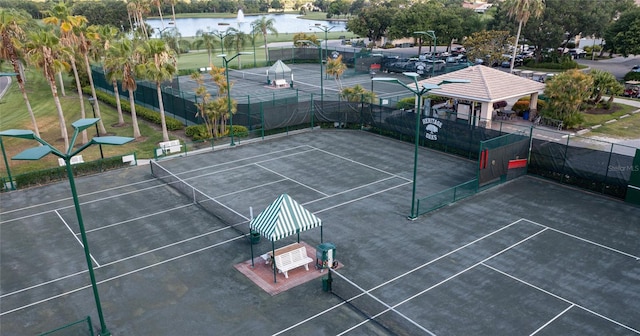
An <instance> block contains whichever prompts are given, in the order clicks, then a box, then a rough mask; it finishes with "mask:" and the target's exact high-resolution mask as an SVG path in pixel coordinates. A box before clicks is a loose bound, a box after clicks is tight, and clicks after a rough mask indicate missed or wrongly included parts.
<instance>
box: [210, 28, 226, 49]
mask: <svg viewBox="0 0 640 336" xmlns="http://www.w3.org/2000/svg"><path fill="white" fill-rule="evenodd" d="M211 34H213V35H214V36H217V37H218V38H219V39H220V48H221V49H222V53H223V54H224V39H225V38H226V37H227V36H229V35H231V32H223V31H219V30H214V31H212V32H211Z"/></svg>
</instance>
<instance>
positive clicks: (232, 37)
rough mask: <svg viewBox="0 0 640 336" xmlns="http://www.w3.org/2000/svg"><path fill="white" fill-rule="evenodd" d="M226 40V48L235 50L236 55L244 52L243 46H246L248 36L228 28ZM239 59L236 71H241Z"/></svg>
mask: <svg viewBox="0 0 640 336" xmlns="http://www.w3.org/2000/svg"><path fill="white" fill-rule="evenodd" d="M227 33H228V35H227V38H226V39H225V43H226V44H227V48H233V50H235V52H236V53H239V52H241V51H242V50H244V46H245V45H246V44H247V41H248V40H249V38H250V37H249V35H247V34H245V33H244V32H242V31H240V30H238V29H235V28H231V27H230V28H229V29H227ZM240 58H241V57H238V69H242V63H240Z"/></svg>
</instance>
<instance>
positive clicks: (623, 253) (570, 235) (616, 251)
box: [523, 218, 640, 260]
mask: <svg viewBox="0 0 640 336" xmlns="http://www.w3.org/2000/svg"><path fill="white" fill-rule="evenodd" d="M523 219H524V220H526V221H527V222H529V223H532V224H535V225H538V226H541V227H543V228H547V229H549V230H551V231H555V232H557V233H560V234H563V235H565V236H569V237H571V238H574V239H577V240H581V241H583V242H585V243H588V244H591V245H595V246H598V247H601V248H603V249H607V250H609V251H613V252H615V253H619V254H622V255H624V256H627V257H630V258H633V259H635V260H640V256H636V255H633V254H630V253H627V252H623V251H620V250H617V249H614V248H613V247H609V246H607V245H603V244H600V243H596V242H594V241H592V240H589V239H586V238H582V237H578V236H576V235H574V234H571V233H568V232H564V231H562V230H558V229H555V228H552V227H549V226H546V225H543V224H540V223H536V222H534V221H532V220H528V219H526V218H523Z"/></svg>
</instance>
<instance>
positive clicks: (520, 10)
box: [504, 0, 544, 72]
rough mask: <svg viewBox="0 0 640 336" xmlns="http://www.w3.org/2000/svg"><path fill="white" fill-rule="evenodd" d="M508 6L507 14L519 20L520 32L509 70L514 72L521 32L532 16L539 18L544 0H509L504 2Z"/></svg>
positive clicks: (542, 10) (517, 34) (517, 35)
mask: <svg viewBox="0 0 640 336" xmlns="http://www.w3.org/2000/svg"><path fill="white" fill-rule="evenodd" d="M504 5H505V6H507V8H508V12H507V15H508V16H509V17H511V18H515V19H516V20H517V21H518V32H517V33H516V41H515V44H514V48H513V54H512V55H511V65H510V67H509V71H510V72H513V65H514V62H515V60H516V54H517V53H518V41H519V40H520V33H521V32H522V26H523V25H526V24H527V21H529V18H530V17H532V16H533V17H535V18H538V17H540V16H541V15H542V13H543V12H544V0H508V1H506V2H504Z"/></svg>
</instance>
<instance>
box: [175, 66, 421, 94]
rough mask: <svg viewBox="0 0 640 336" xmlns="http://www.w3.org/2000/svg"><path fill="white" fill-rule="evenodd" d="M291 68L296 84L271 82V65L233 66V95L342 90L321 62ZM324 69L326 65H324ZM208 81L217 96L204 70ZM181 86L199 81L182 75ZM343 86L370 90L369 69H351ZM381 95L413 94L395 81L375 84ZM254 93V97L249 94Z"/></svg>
mask: <svg viewBox="0 0 640 336" xmlns="http://www.w3.org/2000/svg"><path fill="white" fill-rule="evenodd" d="M288 66H289V67H290V68H291V72H290V73H289V72H287V73H286V74H285V75H284V79H286V81H287V83H291V74H293V87H291V86H287V87H283V88H276V87H275V86H273V85H269V84H267V83H268V80H267V70H268V69H269V68H268V67H262V68H252V69H243V70H234V69H229V78H230V81H231V83H232V85H233V86H232V89H231V96H232V97H233V99H235V100H237V101H238V102H239V103H257V102H260V101H271V100H273V99H279V98H283V97H295V96H296V95H300V96H301V97H302V99H308V97H306V96H307V95H309V94H311V93H313V94H317V95H320V92H322V90H323V89H324V92H325V95H329V96H336V95H338V94H339V93H340V89H339V87H338V83H337V82H336V80H334V78H333V77H331V76H328V75H326V74H325V75H324V77H322V78H321V72H320V66H319V64H308V63H302V64H288ZM323 71H324V68H323ZM269 76H270V80H271V81H273V79H274V74H273V73H272V74H270V75H269ZM377 76H378V77H382V76H384V77H394V78H398V79H400V80H402V81H405V82H408V81H410V80H411V79H410V78H407V77H406V76H403V75H402V74H398V73H385V74H382V73H381V74H377ZM277 77H278V79H282V78H283V75H282V74H278V75H277ZM203 79H204V80H205V83H204V85H205V86H206V87H207V89H208V90H209V92H211V93H212V94H213V95H214V96H215V93H216V92H217V90H218V88H217V86H216V85H215V84H213V82H212V81H211V75H209V74H208V73H203ZM179 81H180V90H182V91H185V92H194V91H195V88H196V87H197V86H198V84H197V83H196V82H195V81H193V80H192V79H191V78H190V76H181V77H179ZM340 82H341V85H342V87H343V88H347V87H353V86H355V85H360V86H362V87H363V88H365V89H366V90H371V89H372V87H371V85H372V83H371V75H370V74H369V73H363V72H356V70H354V69H351V68H349V69H347V70H346V71H345V73H344V74H343V76H342V78H341V79H340ZM373 89H374V92H375V93H376V95H377V96H378V97H379V98H385V97H396V96H410V94H411V92H409V91H407V90H406V89H404V88H403V87H402V86H400V85H398V84H395V83H384V82H378V83H376V84H375V87H374V88H373ZM248 96H251V97H250V99H249V98H247V97H248Z"/></svg>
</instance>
